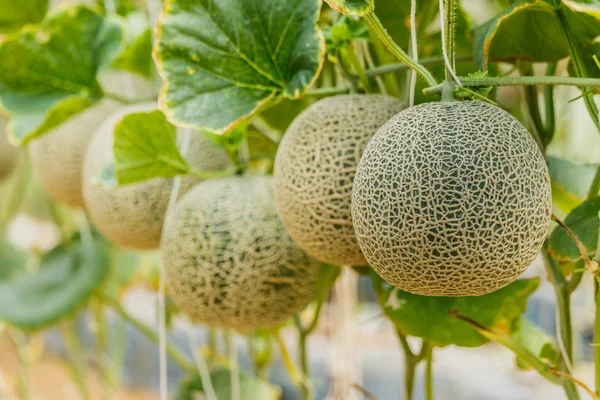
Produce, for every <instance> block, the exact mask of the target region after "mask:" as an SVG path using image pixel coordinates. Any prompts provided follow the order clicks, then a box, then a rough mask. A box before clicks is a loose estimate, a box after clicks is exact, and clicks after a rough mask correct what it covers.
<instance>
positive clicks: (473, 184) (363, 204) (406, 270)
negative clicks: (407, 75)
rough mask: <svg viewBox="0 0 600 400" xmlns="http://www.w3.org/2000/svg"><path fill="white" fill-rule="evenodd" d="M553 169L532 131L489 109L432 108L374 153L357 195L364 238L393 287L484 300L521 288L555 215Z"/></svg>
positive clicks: (396, 128) (357, 221) (400, 121)
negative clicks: (519, 283) (491, 294)
mask: <svg viewBox="0 0 600 400" xmlns="http://www.w3.org/2000/svg"><path fill="white" fill-rule="evenodd" d="M551 207H552V199H551V190H550V178H549V174H548V169H547V167H546V163H545V160H544V157H543V155H542V153H541V152H540V150H539V148H538V147H537V145H536V143H535V141H534V140H533V138H532V137H531V136H530V135H529V133H528V132H527V130H526V129H525V128H524V127H523V126H522V125H521V124H520V123H519V122H518V121H517V120H516V119H515V118H514V117H512V116H511V115H510V114H508V113H507V112H505V111H503V110H501V109H500V108H498V107H495V106H493V105H490V104H487V103H484V102H473V101H469V102H450V103H427V104H422V105H419V106H417V107H413V108H410V109H408V110H405V111H403V112H401V113H400V114H398V115H397V116H395V117H394V118H392V119H391V120H390V121H389V122H388V123H387V124H385V125H384V126H383V127H382V128H381V129H380V130H379V131H378V132H377V134H376V135H375V136H374V137H373V139H372V140H371V141H370V142H369V144H368V145H367V148H366V149H365V152H364V155H363V157H362V159H361V161H360V164H359V167H358V171H357V174H356V179H355V182H354V189H353V194H352V216H353V220H354V227H355V229H356V233H357V239H358V242H359V244H360V246H361V249H362V250H363V253H364V254H365V257H366V258H367V260H368V262H369V264H370V265H371V266H372V267H373V268H374V269H375V270H376V271H377V273H378V274H379V275H380V276H381V277H382V278H383V279H385V280H386V281H388V282H389V283H391V284H392V285H394V286H396V287H398V288H399V289H401V290H405V291H408V292H412V293H416V294H421V295H429V296H476V295H482V294H485V293H489V292H492V291H495V290H497V289H500V288H501V287H503V286H505V285H507V284H509V283H510V282H512V281H514V280H515V279H517V277H518V276H519V275H520V274H521V273H522V272H523V271H524V270H525V269H526V268H527V267H528V266H529V265H530V264H531V262H532V261H533V260H534V258H535V257H536V255H537V254H538V253H539V251H540V249H541V246H542V243H543V241H544V239H545V237H546V235H547V232H548V228H549V224H550V216H551Z"/></svg>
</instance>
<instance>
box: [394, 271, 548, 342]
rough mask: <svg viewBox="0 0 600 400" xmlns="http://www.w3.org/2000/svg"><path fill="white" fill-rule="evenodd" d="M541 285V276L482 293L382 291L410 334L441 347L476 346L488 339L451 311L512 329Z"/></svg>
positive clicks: (401, 328)
mask: <svg viewBox="0 0 600 400" xmlns="http://www.w3.org/2000/svg"><path fill="white" fill-rule="evenodd" d="M538 285H539V279H521V280H518V281H516V282H513V283H511V284H510V285H508V286H505V287H504V288H502V289H500V290H498V291H495V292H493V293H490V294H486V295H483V296H479V297H428V296H419V295H416V294H412V293H408V292H403V291H401V290H399V289H396V288H393V287H388V288H387V289H384V290H385V292H384V293H383V298H384V299H385V305H384V311H385V313H386V315H387V316H388V317H389V318H390V319H391V320H392V321H393V322H394V323H395V324H396V326H397V327H398V328H399V329H400V330H401V331H402V332H404V333H405V334H407V335H410V336H417V337H421V338H424V339H427V340H430V341H432V342H433V344H435V345H436V346H440V347H442V346H447V345H450V344H454V345H457V346H465V347H476V346H481V345H482V344H485V343H487V342H488V340H487V339H486V338H484V337H483V336H481V335H480V334H479V333H477V331H475V329H473V328H472V327H471V326H470V325H468V324H466V323H465V322H463V321H459V320H456V319H454V318H452V317H451V316H450V315H449V314H448V313H449V312H450V311H452V310H456V311H458V312H459V313H460V314H462V315H465V316H467V317H469V318H472V319H474V320H475V321H477V322H478V323H480V324H482V325H484V326H489V327H495V328H498V329H501V330H503V331H506V332H511V331H513V329H514V328H515V327H516V324H517V323H518V321H519V318H520V316H521V314H522V313H523V311H524V310H525V308H526V305H527V298H528V297H529V296H530V295H531V294H532V293H533V292H534V291H535V290H536V289H537V287H538Z"/></svg>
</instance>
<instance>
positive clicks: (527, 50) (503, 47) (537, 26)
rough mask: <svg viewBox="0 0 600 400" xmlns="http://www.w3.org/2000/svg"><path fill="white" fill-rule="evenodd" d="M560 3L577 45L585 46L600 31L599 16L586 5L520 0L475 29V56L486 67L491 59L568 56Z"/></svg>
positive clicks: (481, 66) (552, 58) (539, 59)
mask: <svg viewBox="0 0 600 400" xmlns="http://www.w3.org/2000/svg"><path fill="white" fill-rule="evenodd" d="M557 7H560V8H561V9H562V11H563V12H564V14H565V16H566V18H567V21H568V23H569V25H570V27H571V30H572V33H573V37H574V40H575V45H577V46H579V47H584V46H586V45H587V44H589V43H590V42H591V41H592V40H593V39H594V38H595V37H596V36H598V35H600V22H599V21H598V16H597V15H594V14H593V13H591V12H590V10H589V9H587V8H583V7H576V6H575V5H573V4H571V3H569V4H567V3H565V4H559V5H555V4H554V3H553V2H550V1H548V0H524V1H518V2H515V3H514V4H512V5H510V6H509V7H508V8H507V9H505V10H504V11H502V12H501V13H500V14H499V15H497V16H496V17H495V18H493V19H492V20H490V21H488V22H486V23H485V24H483V25H481V26H479V27H477V28H475V30H474V31H473V34H474V52H473V56H474V58H475V62H476V64H477V65H478V67H479V68H481V69H485V67H486V66H487V62H488V61H489V60H490V59H494V60H514V59H525V60H530V61H540V62H541V61H557V60H559V59H561V58H564V57H566V56H568V55H569V44H568V41H567V37H566V36H565V34H564V33H563V30H562V27H561V24H560V21H559V19H558V17H557V14H556V10H557ZM524 38H526V40H524Z"/></svg>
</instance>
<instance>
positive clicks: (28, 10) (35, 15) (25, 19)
mask: <svg viewBox="0 0 600 400" xmlns="http://www.w3.org/2000/svg"><path fill="white" fill-rule="evenodd" d="M0 10H1V11H0V33H8V32H13V31H16V30H17V29H19V28H21V27H22V26H23V25H26V24H37V23H38V22H40V21H41V20H42V19H43V18H44V15H46V11H48V0H19V1H15V0H0Z"/></svg>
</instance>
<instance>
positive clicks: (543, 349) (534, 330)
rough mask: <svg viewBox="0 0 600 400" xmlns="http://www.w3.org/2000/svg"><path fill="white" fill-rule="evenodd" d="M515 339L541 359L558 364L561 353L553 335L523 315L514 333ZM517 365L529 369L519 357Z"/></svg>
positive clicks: (551, 363) (550, 363) (554, 364)
mask: <svg viewBox="0 0 600 400" xmlns="http://www.w3.org/2000/svg"><path fill="white" fill-rule="evenodd" d="M512 336H513V339H515V340H516V341H517V342H518V343H519V344H521V345H522V346H523V347H525V348H526V349H527V350H529V351H530V352H532V353H533V354H535V355H536V356H537V357H538V358H539V359H541V360H543V361H544V362H546V363H548V364H549V365H553V366H556V365H557V364H558V359H559V353H558V350H557V349H556V346H555V345H554V340H553V338H552V336H550V335H548V334H547V333H546V332H544V330H543V329H542V328H540V327H539V326H537V325H536V324H534V323H533V322H530V321H529V320H528V319H526V318H524V317H522V318H521V321H520V322H519V325H518V328H517V330H516V331H515V332H514V333H513V335H512ZM517 366H518V367H519V368H521V369H527V365H526V364H525V363H524V362H523V361H521V360H520V359H519V358H517Z"/></svg>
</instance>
